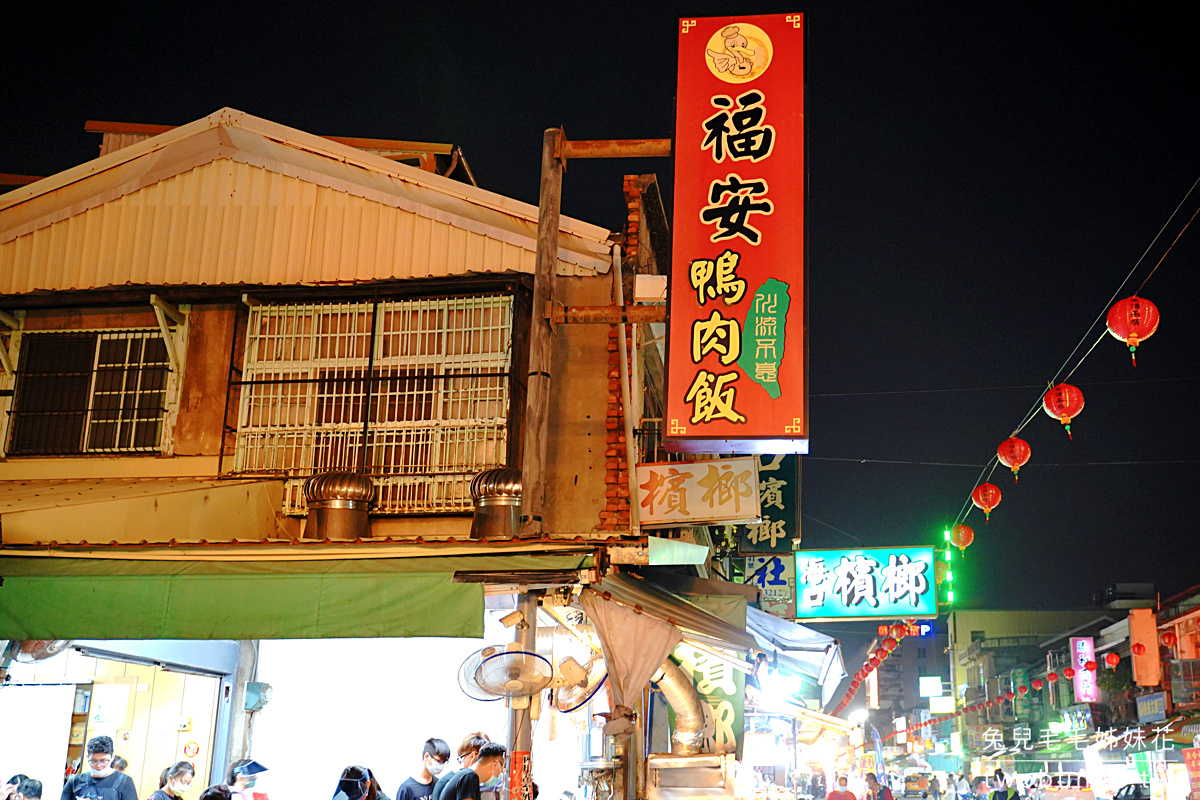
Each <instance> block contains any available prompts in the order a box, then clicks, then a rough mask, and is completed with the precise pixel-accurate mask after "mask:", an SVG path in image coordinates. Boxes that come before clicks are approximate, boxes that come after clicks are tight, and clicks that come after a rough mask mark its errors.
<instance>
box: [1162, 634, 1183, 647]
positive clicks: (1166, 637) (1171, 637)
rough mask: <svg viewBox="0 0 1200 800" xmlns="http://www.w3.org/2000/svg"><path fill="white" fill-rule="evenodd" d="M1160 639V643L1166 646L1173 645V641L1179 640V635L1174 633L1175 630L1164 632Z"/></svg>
mask: <svg viewBox="0 0 1200 800" xmlns="http://www.w3.org/2000/svg"><path fill="white" fill-rule="evenodd" d="M1161 639H1162V643H1163V644H1164V645H1166V646H1167V647H1174V646H1175V643H1176V642H1178V641H1179V637H1178V636H1176V635H1175V631H1166V632H1164V633H1163V635H1162V637H1161Z"/></svg>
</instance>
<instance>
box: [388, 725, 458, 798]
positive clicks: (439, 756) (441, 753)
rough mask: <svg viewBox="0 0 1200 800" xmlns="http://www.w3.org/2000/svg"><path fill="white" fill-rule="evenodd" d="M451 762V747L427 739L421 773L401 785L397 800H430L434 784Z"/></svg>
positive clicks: (422, 752)
mask: <svg viewBox="0 0 1200 800" xmlns="http://www.w3.org/2000/svg"><path fill="white" fill-rule="evenodd" d="M449 760H450V746H449V745H447V744H446V743H445V742H443V741H442V740H441V739H426V740H425V747H424V748H423V749H422V750H421V771H420V772H418V773H417V774H416V775H414V776H413V777H411V778H409V779H407V780H406V781H404V783H402V784H400V788H399V789H397V790H396V800H429V798H430V797H431V796H432V795H433V782H434V781H435V780H437V776H438V775H441V774H442V771H443V770H445V769H446V762H447V761H449Z"/></svg>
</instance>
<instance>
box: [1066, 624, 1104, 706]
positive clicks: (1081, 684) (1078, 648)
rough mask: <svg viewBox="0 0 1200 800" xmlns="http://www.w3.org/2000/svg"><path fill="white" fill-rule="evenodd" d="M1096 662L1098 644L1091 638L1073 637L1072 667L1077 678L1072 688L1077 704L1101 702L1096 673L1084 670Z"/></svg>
mask: <svg viewBox="0 0 1200 800" xmlns="http://www.w3.org/2000/svg"><path fill="white" fill-rule="evenodd" d="M1095 660H1096V643H1095V642H1094V641H1093V640H1092V637H1090V636H1073V637H1071V666H1073V667H1074V668H1075V678H1074V679H1073V681H1072V683H1071V687H1072V688H1073V689H1074V690H1075V702H1076V703H1095V702H1098V701H1099V700H1100V687H1099V685H1097V683H1096V672H1095V671H1094V670H1090V669H1084V668H1083V665H1084V664H1086V663H1087V662H1089V661H1095Z"/></svg>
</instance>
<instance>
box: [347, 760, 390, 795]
mask: <svg viewBox="0 0 1200 800" xmlns="http://www.w3.org/2000/svg"><path fill="white" fill-rule="evenodd" d="M333 800H391V798H389V797H388V796H387V795H386V794H384V793H383V792H381V791H379V781H378V780H377V779H376V778H375V773H373V772H371V770H369V769H367V768H366V767H360V766H357V765H354V766H349V767H346V768H345V769H344V770H342V777H340V778H338V785H337V790H336V791H335V792H334V793H333Z"/></svg>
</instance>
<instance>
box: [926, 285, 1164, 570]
mask: <svg viewBox="0 0 1200 800" xmlns="http://www.w3.org/2000/svg"><path fill="white" fill-rule="evenodd" d="M1143 285H1144V284H1143ZM1160 320H1161V315H1160V314H1159V312H1158V307H1157V306H1156V305H1154V303H1152V302H1150V301H1149V300H1147V299H1146V298H1144V297H1138V296H1137V295H1133V296H1132V297H1126V298H1125V299H1124V300H1118V301H1117V302H1116V303H1114V304H1113V305H1112V307H1111V308H1109V310H1108V314H1107V316H1106V323H1105V325H1106V330H1107V332H1108V333H1109V335H1111V336H1112V337H1113V338H1115V339H1117V340H1119V341H1122V342H1124V343H1125V344H1126V345H1127V346H1128V347H1129V352H1130V355H1131V357H1132V360H1133V366H1135V367H1136V366H1137V349H1138V347H1139V346H1140V345H1141V343H1142V342H1144V341H1146V340H1147V339H1149V338H1150V337H1151V336H1153V335H1154V333H1155V331H1157V330H1158V324H1159V321H1160ZM1088 353H1091V350H1089V351H1088ZM1087 355H1088V354H1087V353H1085V354H1084V356H1083V358H1081V359H1080V360H1079V362H1078V363H1077V364H1076V365H1075V369H1078V368H1079V364H1082V363H1083V359H1084V358H1087ZM1064 366H1065V365H1064ZM1074 371H1075V370H1071V372H1072V373H1073V372H1074ZM1067 377H1070V373H1068V376H1067ZM1041 406H1042V410H1043V411H1045V412H1046V414H1048V415H1049V416H1050V417H1052V418H1054V419H1056V420H1058V421H1059V422H1060V423H1061V424H1062V426H1063V430H1064V431H1066V434H1067V438H1068V439H1074V438H1075V437H1074V435H1073V434H1072V432H1071V423H1072V422H1073V421H1074V420H1075V418H1076V417H1078V416H1079V414H1080V412H1081V411H1083V407H1084V397H1083V392H1082V391H1080V389H1079V387H1077V386H1072V385H1071V384H1069V383H1066V382H1062V383H1058V384H1054V385H1051V386H1050V387H1049V388H1048V389H1046V391H1045V393H1044V394H1043V395H1042V398H1041ZM1035 417H1036V412H1031V413H1030V414H1027V415H1026V417H1025V420H1024V421H1023V422H1022V423H1021V424H1020V425H1019V426H1017V429H1016V430H1014V431H1013V432H1012V435H1011V436H1009V437H1008V438H1007V439H1005V440H1004V441H1003V442H1001V443H1000V446H999V447H997V448H996V455H995V456H993V457H992V459H990V460H989V462H988V464H987V465H986V466H985V467H984V473H986V474H987V476H988V479H985V480H984V482H983V483H980V484H979V485H977V486H976V487H975V488H974V489H973V490H972V491H971V505H973V506H975V507H976V508H978V509H979V510H981V511H982V512H983V518H984V524H985V525H986V524H987V523H989V522H991V519H992V511H994V510H995V508H996V507H997V506H998V505H1000V500H1001V498H1002V497H1003V493H1002V492H1001V491H1000V487H999V486H997V485H995V484H994V483H991V482H990V478H991V473H990V472H989V468H990V469H992V470H994V469H995V464H996V463H998V464H1003V465H1004V466H1006V467H1008V468H1009V470H1011V471H1012V474H1013V484H1014V485H1016V483H1017V482H1018V480H1019V479H1020V472H1021V467H1023V466H1025V465H1026V464H1028V463H1029V459H1030V458H1031V457H1032V456H1033V448H1032V447H1030V446H1029V442H1027V441H1025V440H1024V439H1021V438H1019V436H1018V434H1019V433H1020V432H1021V431H1022V430H1023V429H1024V428H1025V426H1027V425H1028V424H1029V423H1030V422H1032V421H1033V419H1034V418H1035ZM984 473H981V474H980V477H983V474H984ZM969 508H970V506H967V505H965V504H964V509H967V510H969ZM965 522H966V513H963V514H961V516H960V519H959V520H957V524H955V525H954V526H953V527H952V528H951V529H950V533H951V536H950V539H949V541H950V543H951V544H953V545H954V546H955V547H957V548H958V549H959V551H960V552H962V551H965V550H966V548H967V547H969V546H970V544H971V542H973V541H974V540H975V531H973V530H972V529H971V528H970V527H969V526H967V525H966V524H965Z"/></svg>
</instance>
